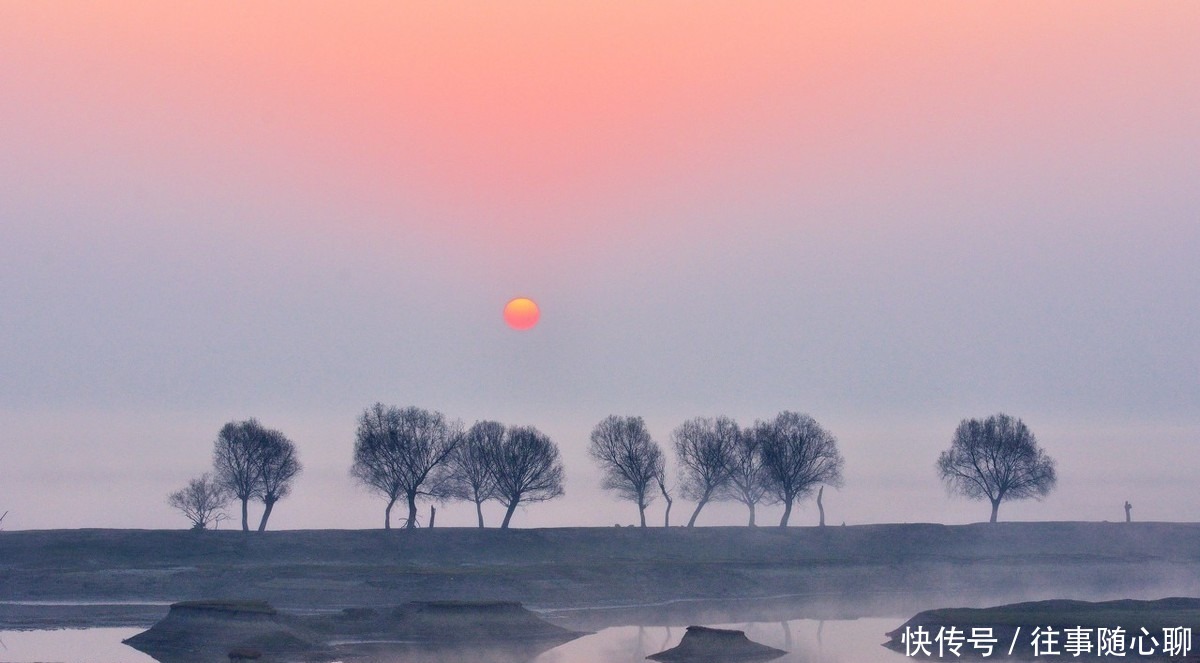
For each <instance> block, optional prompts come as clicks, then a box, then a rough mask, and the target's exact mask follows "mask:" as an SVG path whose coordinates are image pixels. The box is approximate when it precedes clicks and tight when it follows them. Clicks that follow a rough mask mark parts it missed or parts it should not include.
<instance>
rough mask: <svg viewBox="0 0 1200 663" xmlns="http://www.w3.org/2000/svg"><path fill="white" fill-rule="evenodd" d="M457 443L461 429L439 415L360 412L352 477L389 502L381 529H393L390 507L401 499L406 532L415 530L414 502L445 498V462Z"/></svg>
mask: <svg viewBox="0 0 1200 663" xmlns="http://www.w3.org/2000/svg"><path fill="white" fill-rule="evenodd" d="M461 439H462V432H461V425H460V424H459V423H458V422H451V421H447V420H446V417H445V416H444V415H442V413H441V412H431V411H429V410H424V409H421V408H418V407H406V408H403V409H401V408H397V407H393V406H385V405H383V404H382V403H376V404H375V405H373V406H371V407H369V408H367V409H366V410H364V411H363V413H362V415H361V416H359V418H358V433H357V435H356V438H355V442H354V465H353V466H352V467H351V468H350V474H351V475H353V476H354V478H356V479H358V480H359V482H361V483H362V484H363V485H365V486H367V487H368V488H373V489H375V490H377V491H379V492H381V493H383V495H384V496H385V497H386V498H387V500H388V503H387V507H386V508H385V509H384V512H383V527H384V529H391V528H392V506H393V505H394V504H395V503H396V501H397V500H398V499H400V497H401V496H403V497H405V498H407V500H408V519H407V520H406V521H405V527H406V528H408V529H412V528H414V527H416V526H417V496H418V495H429V496H433V497H439V498H440V497H443V496H445V495H446V494H447V490H448V483H449V482H448V477H449V468H448V467H447V462H448V460H449V458H450V455H451V454H453V453H454V449H455V448H456V447H457V446H458V444H459V441H460V440H461Z"/></svg>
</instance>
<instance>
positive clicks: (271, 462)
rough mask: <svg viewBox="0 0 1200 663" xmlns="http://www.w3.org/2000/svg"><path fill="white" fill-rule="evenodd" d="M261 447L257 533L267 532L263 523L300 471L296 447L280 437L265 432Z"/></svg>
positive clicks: (285, 437)
mask: <svg viewBox="0 0 1200 663" xmlns="http://www.w3.org/2000/svg"><path fill="white" fill-rule="evenodd" d="M261 444H262V449H261V450H260V451H259V454H258V462H259V466H258V467H259V470H258V480H259V484H260V490H259V493H258V498H259V499H261V500H262V502H263V514H262V520H260V521H259V523H258V531H260V532H262V531H263V530H265V529H267V520H268V519H269V518H270V517H271V510H272V509H274V508H275V503H276V502H278V501H279V500H281V499H283V498H284V497H287V495H288V493H290V492H291V491H292V481H294V480H295V478H296V475H298V474H300V470H301V469H302V466H301V465H300V460H299V459H298V458H297V457H296V445H295V444H294V443H293V442H292V441H291V440H289V439H288V438H287V436H285V435H284V434H283V433H281V432H279V431H277V430H268V431H267V432H266V434H265V435H264V436H263V438H262V441H261Z"/></svg>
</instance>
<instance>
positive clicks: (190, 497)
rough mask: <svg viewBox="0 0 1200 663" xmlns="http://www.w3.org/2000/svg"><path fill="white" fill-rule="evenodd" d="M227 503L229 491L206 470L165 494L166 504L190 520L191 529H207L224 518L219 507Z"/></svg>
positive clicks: (221, 507)
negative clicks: (183, 485) (186, 483)
mask: <svg viewBox="0 0 1200 663" xmlns="http://www.w3.org/2000/svg"><path fill="white" fill-rule="evenodd" d="M228 503H229V491H228V490H227V489H226V488H225V486H222V485H221V484H220V483H218V482H217V481H215V480H213V478H212V475H211V474H208V473H207V472H206V473H204V474H202V475H200V476H199V477H198V478H196V479H192V480H191V481H189V482H188V485H187V486H185V487H183V488H181V489H179V490H177V491H175V492H173V493H171V494H170V495H168V496H167V504H169V505H170V506H171V507H172V508H175V509H178V510H179V511H180V512H181V513H183V515H184V516H185V517H186V518H187V519H188V520H190V521H191V522H192V529H197V530H200V529H208V526H209V525H214V526H215V525H216V524H217V523H219V522H220V521H222V520H224V519H225V514H224V513H222V511H221V509H223V508H225V505H226V504H228Z"/></svg>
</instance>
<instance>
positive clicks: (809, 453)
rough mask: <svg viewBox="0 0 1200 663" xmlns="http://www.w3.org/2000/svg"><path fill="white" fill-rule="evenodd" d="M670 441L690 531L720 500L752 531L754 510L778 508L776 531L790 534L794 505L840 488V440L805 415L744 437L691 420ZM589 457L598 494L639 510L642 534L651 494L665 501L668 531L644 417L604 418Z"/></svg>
mask: <svg viewBox="0 0 1200 663" xmlns="http://www.w3.org/2000/svg"><path fill="white" fill-rule="evenodd" d="M671 441H672V444H673V446H674V448H675V457H676V460H677V462H678V467H679V481H680V491H681V493H682V494H683V496H684V497H686V498H688V499H690V500H693V501H695V502H696V509H695V510H694V511H693V512H692V516H691V518H690V519H689V520H688V527H694V526H695V525H696V519H697V518H699V517H700V511H701V510H702V509H704V507H705V505H707V504H708V503H709V502H712V501H717V500H733V501H738V502H741V503H743V504H745V505H746V507H747V509H749V512H750V521H749V524H750V525H751V526H753V525H754V524H755V521H754V516H755V507H756V506H757V505H759V504H776V503H778V504H783V505H784V506H783V517H782V518H781V519H780V521H779V525H780V526H781V527H787V524H788V520H789V519H790V517H791V513H792V505H793V504H794V503H795V502H796V501H797V500H800V499H803V498H805V497H807V496H809V495H811V494H812V493H813V491H816V490H818V489H822V490H823V486H825V485H830V486H840V485H841V483H842V466H843V465H844V461H843V459H842V456H841V454H840V453H839V452H838V448H837V439H836V438H834V436H833V435H832V434H830V433H829V432H828V431H826V430H825V429H824V428H822V427H821V426H820V425H819V424H818V423H817V422H816V421H815V420H814V419H813V418H812V417H810V416H808V415H805V414H798V413H795V412H786V411H785V412H781V413H779V414H778V415H777V416H776V417H775V418H774V419H770V420H767V421H756V422H755V423H754V425H753V426H751V427H749V428H744V429H743V428H741V427H740V426H738V424H737V422H736V421H734V420H733V419H730V418H729V417H716V418H708V417H696V418H694V419H689V420H688V421H685V422H683V423H682V424H681V425H680V426H679V427H678V428H676V429H675V430H674V432H672V433H671ZM589 453H590V454H591V456H592V458H593V459H594V460H595V461H596V462H597V463H598V464H599V465H600V468H601V470H602V471H603V473H604V481H603V487H604V488H606V489H608V490H613V491H615V492H616V493H617V494H618V495H619V496H620V497H621V498H622V499H627V500H630V501H632V502H634V504H636V505H637V507H638V516H639V518H640V522H641V526H642V527H645V526H646V507H647V506H648V505H649V504H650V502H651V501H653V499H654V497H655V489H656V488H657V490H658V492H660V493H661V494H662V495H663V497H664V498H665V499H666V500H667V512H666V517H665V519H664V524H665V525H670V514H671V511H670V507H671V496H670V491H669V490H668V488H667V482H666V479H665V469H664V465H665V463H664V456H663V452H662V449H661V448H660V447H659V445H658V443H657V442H655V441H654V440H653V439H652V438H651V436H650V433H649V432H648V431H647V430H646V424H645V421H643V420H642V418H641V417H619V416H610V417H607V418H605V419H604V420H603V421H601V422H600V423H599V424H597V425H596V427H595V428H594V429H593V430H592V436H591V445H590V446H589ZM824 524H825V518H824V512H823V511H822V515H821V525H824Z"/></svg>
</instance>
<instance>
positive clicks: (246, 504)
mask: <svg viewBox="0 0 1200 663" xmlns="http://www.w3.org/2000/svg"><path fill="white" fill-rule="evenodd" d="M241 499H242V531H243V532H249V531H250V498H249V497H243V498H241Z"/></svg>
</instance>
